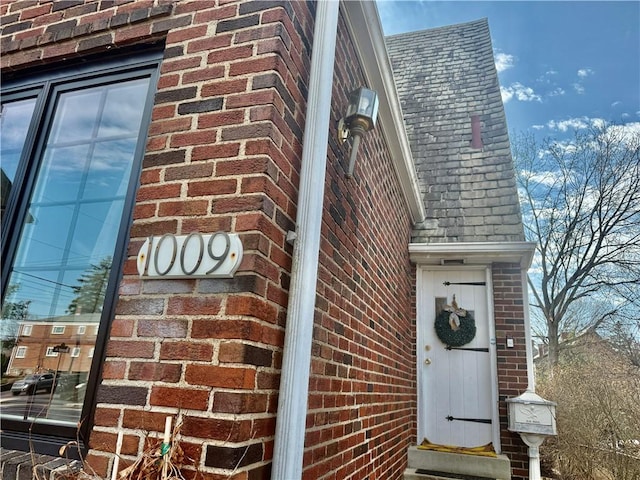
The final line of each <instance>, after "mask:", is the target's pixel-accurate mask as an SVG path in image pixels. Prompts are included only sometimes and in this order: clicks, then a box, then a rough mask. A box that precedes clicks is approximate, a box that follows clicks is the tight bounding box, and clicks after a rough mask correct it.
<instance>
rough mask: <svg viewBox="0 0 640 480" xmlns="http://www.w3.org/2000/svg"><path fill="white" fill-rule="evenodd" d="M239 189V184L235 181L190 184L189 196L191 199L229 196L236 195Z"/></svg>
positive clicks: (225, 180) (209, 181) (210, 181)
mask: <svg viewBox="0 0 640 480" xmlns="http://www.w3.org/2000/svg"><path fill="white" fill-rule="evenodd" d="M237 188H238V182H237V180H235V179H224V180H208V181H206V182H190V183H189V186H188V192H187V195H189V196H190V197H200V196H213V195H228V194H231V193H235V192H236V190H237Z"/></svg>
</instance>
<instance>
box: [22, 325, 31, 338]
mask: <svg viewBox="0 0 640 480" xmlns="http://www.w3.org/2000/svg"><path fill="white" fill-rule="evenodd" d="M32 330H33V325H23V326H22V336H23V337H29V336H31V331H32Z"/></svg>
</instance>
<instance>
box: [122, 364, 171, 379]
mask: <svg viewBox="0 0 640 480" xmlns="http://www.w3.org/2000/svg"><path fill="white" fill-rule="evenodd" d="M181 372H182V365H180V364H177V363H164V362H163V363H158V362H131V366H130V367H129V377H128V378H129V380H143V381H148V382H171V383H176V382H178V381H179V380H180V374H181Z"/></svg>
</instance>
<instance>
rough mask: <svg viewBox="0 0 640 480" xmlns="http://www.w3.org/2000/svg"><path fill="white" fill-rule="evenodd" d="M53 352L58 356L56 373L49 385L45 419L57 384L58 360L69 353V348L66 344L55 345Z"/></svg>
mask: <svg viewBox="0 0 640 480" xmlns="http://www.w3.org/2000/svg"><path fill="white" fill-rule="evenodd" d="M53 351H54V352H56V353H57V354H58V365H57V366H56V371H55V373H54V374H53V383H52V384H51V391H50V392H49V402H48V403H47V414H46V415H45V418H46V417H48V416H49V410H50V409H51V401H52V400H53V391H54V390H55V389H56V385H57V383H58V371H59V370H60V360H62V355H61V354H62V353H69V347H68V346H67V344H66V343H64V342H63V343H61V344H60V345H56V346H55V347H53Z"/></svg>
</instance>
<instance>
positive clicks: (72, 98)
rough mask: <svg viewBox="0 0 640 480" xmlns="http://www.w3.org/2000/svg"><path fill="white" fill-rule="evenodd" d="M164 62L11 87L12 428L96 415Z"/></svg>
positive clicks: (7, 241)
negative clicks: (41, 384) (48, 379)
mask: <svg viewBox="0 0 640 480" xmlns="http://www.w3.org/2000/svg"><path fill="white" fill-rule="evenodd" d="M153 57H154V56H150V57H145V58H144V59H141V58H137V59H135V60H133V61H118V62H117V63H114V64H105V63H102V64H101V65H100V66H94V67H83V68H82V69H78V68H75V69H74V70H73V74H72V75H65V72H55V73H51V74H50V75H49V76H45V77H43V78H39V79H36V80H34V79H29V80H28V81H24V80H23V81H19V80H16V81H14V82H9V83H10V84H9V86H8V88H6V89H5V90H3V97H2V100H3V103H2V110H1V116H0V119H1V128H0V137H1V138H0V149H1V150H0V155H1V156H2V163H1V168H2V171H1V174H2V226H3V229H2V235H3V238H2V247H3V248H2V263H3V271H2V290H3V291H2V311H1V314H2V316H1V322H2V323H1V325H0V338H1V340H2V351H3V354H5V355H6V356H7V357H8V362H4V363H3V372H2V375H3V379H4V381H5V382H6V381H13V383H14V386H13V387H12V389H11V390H7V391H6V392H5V391H3V392H2V393H1V395H2V410H1V415H2V421H3V429H4V428H5V426H6V425H9V426H13V427H15V428H17V429H20V424H28V425H29V429H30V431H34V427H35V431H37V430H38V426H41V427H46V426H48V428H49V430H50V427H51V424H55V425H58V426H60V427H62V428H63V430H64V428H65V427H68V431H69V433H72V435H73V436H75V434H76V432H75V429H76V428H77V425H78V424H79V423H81V422H85V421H86V419H87V417H88V416H90V413H91V409H92V405H91V404H92V401H91V398H92V395H93V391H94V390H95V383H96V381H97V380H96V379H97V376H98V373H99V365H96V363H98V362H97V360H98V359H99V358H101V356H102V355H101V352H102V350H103V343H104V338H105V335H106V330H107V327H108V323H109V322H110V320H111V316H112V313H113V312H112V309H113V304H114V296H115V293H114V292H115V290H116V284H117V281H118V277H119V274H120V268H121V264H122V261H123V258H124V246H125V240H126V234H127V231H128V227H129V223H130V217H131V211H132V208H133V199H134V196H135V189H136V185H137V182H138V178H139V170H140V161H141V158H142V155H143V152H144V143H145V135H146V130H147V127H148V122H149V118H150V109H151V105H152V99H153V91H154V89H155V82H156V80H157V78H156V76H157V60H156V59H155V58H153ZM82 70H83V71H82ZM3 86H6V85H3ZM27 325H28V328H27ZM92 325H93V326H95V328H89V329H87V326H92ZM27 332H28V333H27ZM90 332H91V333H94V334H93V335H92V334H90ZM94 351H95V354H96V355H95V358H94V356H93V352H94ZM99 353H100V355H99ZM94 360H96V361H94ZM44 374H53V376H54V379H53V383H52V384H51V385H47V386H48V387H50V388H43V389H42V390H41V389H39V388H36V387H35V386H33V388H21V384H24V383H25V382H36V381H39V380H37V379H40V380H41V379H42V378H43V377H42V375H44ZM23 392H24V394H22V393H23ZM7 422H9V423H7ZM41 431H43V432H46V431H47V429H46V428H42V429H41ZM58 432H59V431H58Z"/></svg>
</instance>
